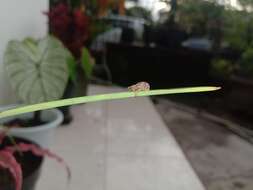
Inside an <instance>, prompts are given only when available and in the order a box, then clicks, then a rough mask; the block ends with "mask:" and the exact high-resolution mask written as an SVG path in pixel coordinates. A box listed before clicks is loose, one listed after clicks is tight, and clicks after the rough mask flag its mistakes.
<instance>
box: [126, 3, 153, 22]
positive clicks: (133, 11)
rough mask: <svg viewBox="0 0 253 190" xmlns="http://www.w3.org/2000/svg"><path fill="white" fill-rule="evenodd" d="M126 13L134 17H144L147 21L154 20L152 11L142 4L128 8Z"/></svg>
mask: <svg viewBox="0 0 253 190" xmlns="http://www.w3.org/2000/svg"><path fill="white" fill-rule="evenodd" d="M126 15H128V16H132V17H137V18H142V19H145V20H146V21H149V22H151V21H152V16H151V12H150V11H149V10H147V9H145V8H143V7H140V6H135V7H132V8H129V9H127V10H126Z"/></svg>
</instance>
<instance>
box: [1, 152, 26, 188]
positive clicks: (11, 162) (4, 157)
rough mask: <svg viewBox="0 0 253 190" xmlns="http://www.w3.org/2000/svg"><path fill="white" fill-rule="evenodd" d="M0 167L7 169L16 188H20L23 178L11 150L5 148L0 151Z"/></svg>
mask: <svg viewBox="0 0 253 190" xmlns="http://www.w3.org/2000/svg"><path fill="white" fill-rule="evenodd" d="M0 167H1V168H4V169H8V170H9V172H10V173H11V175H12V177H13V179H14V180H15V185H16V190H21V187H22V180H23V178H22V170H21V167H20V164H19V163H18V162H17V161H16V159H15V157H14V156H13V154H12V153H11V152H9V151H7V150H1V151H0Z"/></svg>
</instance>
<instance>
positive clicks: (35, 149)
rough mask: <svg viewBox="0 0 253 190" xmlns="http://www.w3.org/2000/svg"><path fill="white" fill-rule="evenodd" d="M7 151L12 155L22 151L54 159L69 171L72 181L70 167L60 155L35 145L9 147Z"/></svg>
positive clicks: (22, 144)
mask: <svg viewBox="0 0 253 190" xmlns="http://www.w3.org/2000/svg"><path fill="white" fill-rule="evenodd" d="M6 150H7V151H9V152H12V153H14V152H16V151H21V152H29V151H31V152H32V153H33V154H34V155H36V156H47V157H50V158H53V159H55V160H56V161H57V162H59V163H61V164H62V165H63V166H64V167H65V168H66V171H67V174H68V181H70V178H71V171H70V168H69V167H68V165H67V164H66V163H65V161H64V160H63V159H62V158H61V157H59V156H58V155H56V154H54V153H52V152H50V151H49V150H47V149H43V148H40V147H38V146H36V145H34V144H25V143H19V144H17V145H15V146H10V147H7V148H6Z"/></svg>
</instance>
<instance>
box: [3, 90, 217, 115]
mask: <svg viewBox="0 0 253 190" xmlns="http://www.w3.org/2000/svg"><path fill="white" fill-rule="evenodd" d="M218 89H220V87H212V86H208V87H189V88H176V89H162V90H149V91H139V92H120V93H112V94H100V95H93V96H83V97H78V98H70V99H63V100H56V101H51V102H45V103H40V104H34V105H28V106H24V107H19V108H14V109H10V110H6V111H3V112H0V118H5V117H9V116H15V115H19V114H23V113H29V112H34V111H40V110H46V109H52V108H58V107H62V106H70V105H76V104H83V103H88V102H99V101H105V100H117V99H124V98H133V97H138V96H139V97H142V96H155V95H165V94H182V93H194V92H208V91H215V90H218Z"/></svg>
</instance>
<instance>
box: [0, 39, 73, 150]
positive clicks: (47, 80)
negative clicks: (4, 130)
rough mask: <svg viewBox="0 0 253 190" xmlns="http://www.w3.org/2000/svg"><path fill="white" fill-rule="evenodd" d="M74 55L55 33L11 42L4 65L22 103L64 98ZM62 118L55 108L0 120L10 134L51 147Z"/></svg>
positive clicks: (5, 55)
mask: <svg viewBox="0 0 253 190" xmlns="http://www.w3.org/2000/svg"><path fill="white" fill-rule="evenodd" d="M71 56H72V55H71V53H70V52H69V51H68V50H67V49H66V48H65V47H64V46H63V45H62V43H61V42H60V41H59V40H57V39H56V38H54V37H52V36H47V37H45V38H43V39H40V40H34V39H25V40H24V41H14V40H13V41H10V42H9V43H8V45H7V48H6V51H5V54H4V67H5V71H6V73H7V75H8V77H9V80H10V83H11V86H12V87H13V89H14V91H15V93H16V95H17V96H18V97H19V98H20V100H21V103H22V104H26V105H28V104H35V103H40V102H45V101H52V100H57V99H60V98H62V96H63V93H64V90H65V88H66V85H67V81H68V78H69V70H68V64H67V62H68V61H67V60H68V59H69V57H71ZM3 109H4V108H2V110H3ZM62 120H63V116H62V113H61V112H60V111H58V110H56V109H53V110H48V111H42V112H33V113H28V114H23V115H20V116H18V117H9V118H6V119H3V120H1V121H0V123H1V124H4V125H5V126H7V127H10V128H11V129H10V130H9V132H10V134H11V135H14V136H17V137H23V138H25V139H28V140H31V141H33V142H35V143H37V144H39V145H40V146H42V147H48V145H49V144H50V141H51V140H52V136H53V132H54V129H55V127H57V126H58V125H60V124H61V122H62Z"/></svg>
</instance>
